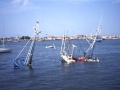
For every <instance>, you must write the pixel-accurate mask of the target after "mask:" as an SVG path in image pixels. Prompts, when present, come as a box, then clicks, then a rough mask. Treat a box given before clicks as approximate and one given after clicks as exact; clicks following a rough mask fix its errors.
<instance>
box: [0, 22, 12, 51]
mask: <svg viewBox="0 0 120 90" xmlns="http://www.w3.org/2000/svg"><path fill="white" fill-rule="evenodd" d="M3 36H4V22H3ZM4 43H5V40H4V37H3V40H2V44H3V46H2V47H0V53H7V52H11V51H12V48H5V46H4Z"/></svg>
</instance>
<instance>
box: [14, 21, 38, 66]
mask: <svg viewBox="0 0 120 90" xmlns="http://www.w3.org/2000/svg"><path fill="white" fill-rule="evenodd" d="M38 24H39V22H38V21H37V25H36V27H33V28H34V34H33V36H32V37H31V38H32V39H33V40H32V42H31V45H30V48H29V50H28V53H27V56H26V58H25V59H24V58H21V57H20V55H21V53H22V52H23V50H24V49H25V47H26V46H27V45H28V43H29V42H30V41H31V39H30V40H29V41H28V42H27V43H26V44H25V46H24V47H23V49H22V50H21V51H20V53H19V54H18V56H17V57H16V58H15V59H14V60H13V63H14V67H22V66H24V65H27V66H31V65H32V57H33V52H34V47H35V42H36V36H37V35H38V34H39V33H40V31H39V26H38Z"/></svg>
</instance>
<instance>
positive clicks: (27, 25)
mask: <svg viewBox="0 0 120 90" xmlns="http://www.w3.org/2000/svg"><path fill="white" fill-rule="evenodd" d="M102 16H103V17H102ZM101 17H102V22H101V24H100V28H101V35H120V0H0V37H2V36H4V37H16V36H19V37H21V36H24V35H25V36H32V34H33V33H34V30H33V27H35V26H36V21H37V20H41V22H40V23H39V29H40V31H41V33H40V34H39V37H44V36H62V35H63V34H64V33H67V34H68V35H81V34H82V35H90V33H92V32H93V31H94V30H96V29H97V28H98V25H99V22H100V19H101ZM3 22H4V32H3ZM3 34H4V35H3Z"/></svg>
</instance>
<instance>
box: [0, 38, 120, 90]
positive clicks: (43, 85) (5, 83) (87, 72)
mask: <svg viewBox="0 0 120 90" xmlns="http://www.w3.org/2000/svg"><path fill="white" fill-rule="evenodd" d="M72 42H73V43H74V44H75V45H77V48H76V54H77V55H78V54H79V53H80V54H79V55H81V53H82V49H81V48H80V47H81V46H82V48H83V50H86V49H87V47H88V43H87V42H86V41H85V40H79V41H78V40H74V41H72ZM25 43H26V42H20V43H13V42H8V43H6V45H5V46H6V47H11V48H13V51H12V52H11V53H0V90H120V40H104V41H102V42H97V44H96V49H95V51H94V55H95V56H96V57H98V58H99V60H100V62H99V63H95V62H94V63H88V62H76V63H73V64H70V65H67V64H63V63H61V60H60V55H59V50H60V45H61V41H45V42H37V43H36V47H35V51H34V56H33V63H32V67H31V68H29V67H27V66H24V67H22V68H18V69H15V68H14V66H13V59H14V58H15V57H16V56H17V55H18V53H19V52H20V50H21V49H22V48H23V46H24V45H25ZM53 43H54V44H55V45H56V47H57V50H54V49H51V48H50V49H45V46H46V45H52V44H53ZM28 48H29V46H28V47H26V49H25V51H24V52H23V53H22V55H21V57H25V56H26V54H27V51H28Z"/></svg>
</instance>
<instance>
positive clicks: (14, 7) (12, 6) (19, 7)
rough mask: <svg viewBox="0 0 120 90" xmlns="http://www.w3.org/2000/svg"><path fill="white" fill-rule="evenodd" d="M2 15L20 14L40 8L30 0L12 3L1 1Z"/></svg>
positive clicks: (13, 0)
mask: <svg viewBox="0 0 120 90" xmlns="http://www.w3.org/2000/svg"><path fill="white" fill-rule="evenodd" d="M0 4H1V6H0V13H20V12H25V11H30V10H36V9H39V8H40V7H39V6H37V5H35V4H33V2H30V0H12V1H11V2H5V1H3V2H1V1H0Z"/></svg>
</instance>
